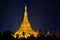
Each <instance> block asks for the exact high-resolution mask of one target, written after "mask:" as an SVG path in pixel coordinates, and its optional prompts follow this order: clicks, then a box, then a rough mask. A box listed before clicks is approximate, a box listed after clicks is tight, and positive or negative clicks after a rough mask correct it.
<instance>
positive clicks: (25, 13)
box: [23, 5, 28, 22]
mask: <svg viewBox="0 0 60 40" xmlns="http://www.w3.org/2000/svg"><path fill="white" fill-rule="evenodd" d="M23 21H24V22H25V21H28V14H27V6H26V5H25V8H24V19H23Z"/></svg>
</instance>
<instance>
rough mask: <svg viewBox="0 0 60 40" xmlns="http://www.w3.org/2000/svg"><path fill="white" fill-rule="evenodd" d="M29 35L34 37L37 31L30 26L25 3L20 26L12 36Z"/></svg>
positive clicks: (25, 36)
mask: <svg viewBox="0 0 60 40" xmlns="http://www.w3.org/2000/svg"><path fill="white" fill-rule="evenodd" d="M31 35H34V37H37V35H38V32H35V31H34V30H33V29H32V28H31V24H30V22H29V20H28V12H27V6H26V5H25V10H24V18H23V21H22V23H21V26H20V28H19V29H18V30H17V32H15V34H14V37H15V38H16V37H17V36H18V38H21V37H24V38H28V37H30V36H31Z"/></svg>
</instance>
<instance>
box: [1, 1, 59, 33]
mask: <svg viewBox="0 0 60 40" xmlns="http://www.w3.org/2000/svg"><path fill="white" fill-rule="evenodd" d="M25 4H26V5H27V6H28V15H29V21H30V23H31V26H32V28H33V29H34V30H38V29H41V31H42V32H46V31H48V30H52V31H55V32H59V33H60V24H59V23H60V14H59V10H60V9H59V5H60V4H59V1H57V0H1V1H0V32H3V31H7V30H9V31H12V32H16V31H17V30H18V29H19V27H20V24H21V22H22V20H23V14H24V6H25Z"/></svg>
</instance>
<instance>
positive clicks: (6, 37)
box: [0, 31, 60, 40]
mask: <svg viewBox="0 0 60 40" xmlns="http://www.w3.org/2000/svg"><path fill="white" fill-rule="evenodd" d="M11 34H13V33H11V32H9V31H8V32H4V33H1V32H0V40H60V36H56V35H55V34H53V35H52V36H50V35H48V36H45V35H41V36H39V35H38V37H37V38H35V37H34V36H33V35H31V37H28V38H27V39H25V38H20V39H18V37H17V38H14V37H13V36H11Z"/></svg>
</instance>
